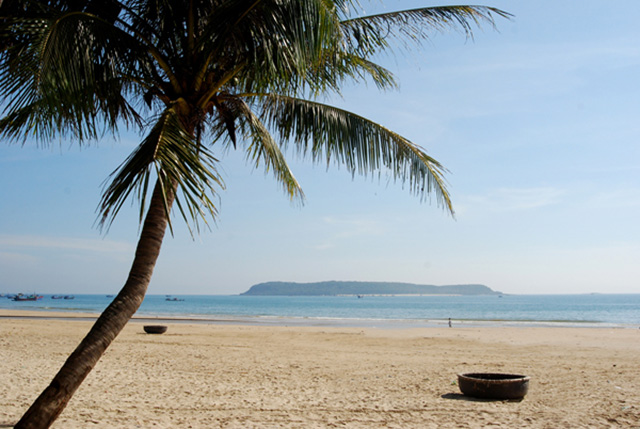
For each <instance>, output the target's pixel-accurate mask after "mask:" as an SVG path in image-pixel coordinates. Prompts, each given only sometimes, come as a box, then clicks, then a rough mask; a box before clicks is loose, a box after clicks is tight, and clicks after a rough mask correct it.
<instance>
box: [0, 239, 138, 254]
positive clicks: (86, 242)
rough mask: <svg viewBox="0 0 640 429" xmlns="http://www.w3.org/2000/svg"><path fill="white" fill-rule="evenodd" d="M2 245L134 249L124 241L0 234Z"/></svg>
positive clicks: (112, 249)
mask: <svg viewBox="0 0 640 429" xmlns="http://www.w3.org/2000/svg"><path fill="white" fill-rule="evenodd" d="M0 247H4V248H31V249H60V250H81V251H89V252H100V253H105V252H106V253H122V252H131V250H132V249H133V245H132V244H131V243H127V242H122V241H113V240H95V239H84V238H72V237H48V236H38V235H0Z"/></svg>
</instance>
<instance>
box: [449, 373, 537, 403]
mask: <svg viewBox="0 0 640 429" xmlns="http://www.w3.org/2000/svg"><path fill="white" fill-rule="evenodd" d="M458 386H459V387H460V391H461V392H462V393H463V394H465V395H466V396H472V397H474V398H484V399H522V398H524V396H525V395H526V394H527V391H528V390H529V377H528V376H526V375H517V374H493V373H469V374H458Z"/></svg>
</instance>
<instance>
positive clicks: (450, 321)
mask: <svg viewBox="0 0 640 429" xmlns="http://www.w3.org/2000/svg"><path fill="white" fill-rule="evenodd" d="M449 327H450V328H451V317H449Z"/></svg>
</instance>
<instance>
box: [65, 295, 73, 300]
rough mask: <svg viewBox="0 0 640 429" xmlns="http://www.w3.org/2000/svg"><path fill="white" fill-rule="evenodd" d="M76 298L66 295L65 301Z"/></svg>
mask: <svg viewBox="0 0 640 429" xmlns="http://www.w3.org/2000/svg"><path fill="white" fill-rule="evenodd" d="M74 298H75V296H73V295H65V297H64V299H74Z"/></svg>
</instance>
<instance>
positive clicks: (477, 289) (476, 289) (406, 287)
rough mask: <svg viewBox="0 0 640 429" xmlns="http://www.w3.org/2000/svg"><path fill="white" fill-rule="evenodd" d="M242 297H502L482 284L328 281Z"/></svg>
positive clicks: (265, 287)
mask: <svg viewBox="0 0 640 429" xmlns="http://www.w3.org/2000/svg"><path fill="white" fill-rule="evenodd" d="M240 295H254V296H341V295H356V296H368V295H369V296H371V295H502V292H496V291H494V290H492V289H491V288H489V287H487V286H485V285H481V284H461V285H446V286H435V285H419V284H412V283H394V282H357V281H335V280H334V281H326V282H317V283H292V282H266V283H259V284H256V285H253V286H251V288H250V289H249V290H248V291H246V292H243V293H241V294H240Z"/></svg>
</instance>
